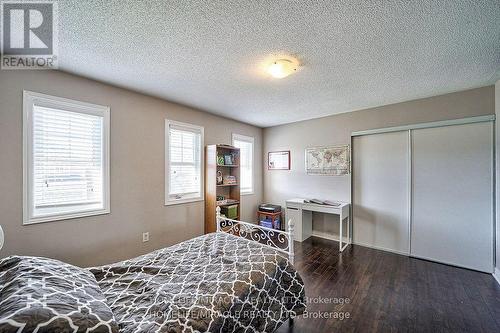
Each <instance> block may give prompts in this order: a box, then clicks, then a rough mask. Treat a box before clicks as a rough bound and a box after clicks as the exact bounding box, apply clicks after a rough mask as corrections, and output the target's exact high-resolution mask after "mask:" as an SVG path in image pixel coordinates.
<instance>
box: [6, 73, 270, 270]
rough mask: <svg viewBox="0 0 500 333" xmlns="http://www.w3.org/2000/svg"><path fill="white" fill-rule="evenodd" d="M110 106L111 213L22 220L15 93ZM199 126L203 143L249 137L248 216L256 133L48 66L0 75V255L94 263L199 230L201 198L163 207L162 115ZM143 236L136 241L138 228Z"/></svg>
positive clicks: (250, 214)
mask: <svg viewBox="0 0 500 333" xmlns="http://www.w3.org/2000/svg"><path fill="white" fill-rule="evenodd" d="M23 89H26V90H32V91H36V92H40V93H46V94H51V95H55V96H60V97H65V98H71V99H76V100H80V101H85V102H90V103H96V104H102V105H107V106H110V107H111V214H108V215H100V216H94V217H87V218H80V219H73V220H66V221H58V222H49V223H41V224H36V225H28V226H23V225H22V155H21V153H22V91H23ZM165 118H168V119H173V120H178V121H182V122H188V123H193V124H196V125H201V126H204V127H205V144H215V143H228V144H229V143H231V133H232V132H233V131H234V132H237V133H239V134H243V135H248V136H253V137H255V178H256V181H255V194H254V195H248V196H243V197H242V207H243V209H242V218H243V219H245V220H254V216H255V210H256V206H257V204H258V203H260V202H261V199H262V168H261V165H262V164H263V162H262V155H263V154H262V150H261V146H262V130H261V129H260V128H257V127H254V126H250V125H246V124H243V123H240V122H236V121H232V120H229V119H226V118H221V117H217V116H214V115H210V114H208V113H206V112H201V111H198V110H194V109H191V108H188V107H184V106H181V105H178V104H174V103H169V102H166V101H164V100H160V99H156V98H153V97H149V96H145V95H142V94H138V93H134V92H131V91H128V90H124V89H120V88H116V87H113V86H110V85H106V84H102V83H98V82H95V81H92V80H88V79H84V78H81V77H77V76H73V75H69V74H65V73H61V72H55V71H2V72H1V73H0V175H1V176H2V179H1V183H0V224H1V225H2V227H3V229H4V232H5V244H4V248H3V249H2V250H1V252H0V257H4V256H7V255H11V254H23V255H37V256H48V257H53V258H58V259H61V260H65V261H68V262H70V263H74V264H77V265H82V266H88V265H97V264H102V263H107V262H113V261H116V260H121V259H126V258H131V257H133V256H136V255H139V254H143V253H146V252H149V251H151V250H154V249H158V248H161V247H165V246H168V245H171V244H174V243H177V242H180V241H183V240H185V239H189V238H192V237H195V236H198V235H201V234H202V233H203V229H204V204H203V202H197V203H191V204H182V205H176V206H169V207H166V206H164V119H165ZM144 231H149V232H150V241H149V242H148V243H142V232H144Z"/></svg>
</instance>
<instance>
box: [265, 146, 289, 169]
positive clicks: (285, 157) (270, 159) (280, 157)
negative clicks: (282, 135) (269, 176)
mask: <svg viewBox="0 0 500 333" xmlns="http://www.w3.org/2000/svg"><path fill="white" fill-rule="evenodd" d="M267 169H268V170H290V151H289V150H286V151H271V152H269V153H267Z"/></svg>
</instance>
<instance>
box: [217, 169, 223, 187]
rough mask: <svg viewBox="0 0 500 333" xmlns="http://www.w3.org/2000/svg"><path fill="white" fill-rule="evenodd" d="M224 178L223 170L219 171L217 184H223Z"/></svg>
mask: <svg viewBox="0 0 500 333" xmlns="http://www.w3.org/2000/svg"><path fill="white" fill-rule="evenodd" d="M223 181H224V180H223V178H222V171H220V170H219V171H217V185H222V183H223Z"/></svg>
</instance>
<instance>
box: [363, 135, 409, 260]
mask: <svg viewBox="0 0 500 333" xmlns="http://www.w3.org/2000/svg"><path fill="white" fill-rule="evenodd" d="M408 151H409V138H408V131H402V132H393V133H383V134H372V135H364V136H359V137H353V241H354V243H355V244H359V245H364V246H369V247H374V248H378V249H383V250H388V251H393V252H398V253H404V254H408V253H409V208H408V201H409V198H408V197H409V190H410V189H409V178H410V176H409V165H408V164H409V152H408Z"/></svg>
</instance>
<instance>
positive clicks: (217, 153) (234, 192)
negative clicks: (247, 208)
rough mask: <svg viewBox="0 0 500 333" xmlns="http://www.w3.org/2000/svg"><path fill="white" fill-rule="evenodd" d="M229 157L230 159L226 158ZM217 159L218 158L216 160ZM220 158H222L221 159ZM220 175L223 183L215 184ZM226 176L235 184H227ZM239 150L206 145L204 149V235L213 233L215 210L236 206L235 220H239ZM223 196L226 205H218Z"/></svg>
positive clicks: (224, 146)
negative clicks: (232, 178)
mask: <svg viewBox="0 0 500 333" xmlns="http://www.w3.org/2000/svg"><path fill="white" fill-rule="evenodd" d="M227 156H230V157H231V158H228V157H227ZM218 157H219V158H218ZM221 157H222V158H221ZM229 162H231V164H229ZM218 175H219V176H220V175H222V178H223V183H222V184H219V183H218V182H217V178H218ZM226 176H233V177H235V183H227V179H226ZM239 181H240V149H239V148H236V147H233V146H229V145H208V146H206V147H205V233H209V232H215V231H216V225H215V208H216V207H217V206H220V207H221V208H222V209H224V208H227V207H229V206H233V205H236V206H237V209H236V211H237V213H236V216H235V219H239V218H240V212H241V206H240V184H239ZM218 196H223V197H224V198H225V200H228V202H227V203H220V202H219V203H218V201H217V197H218Z"/></svg>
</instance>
